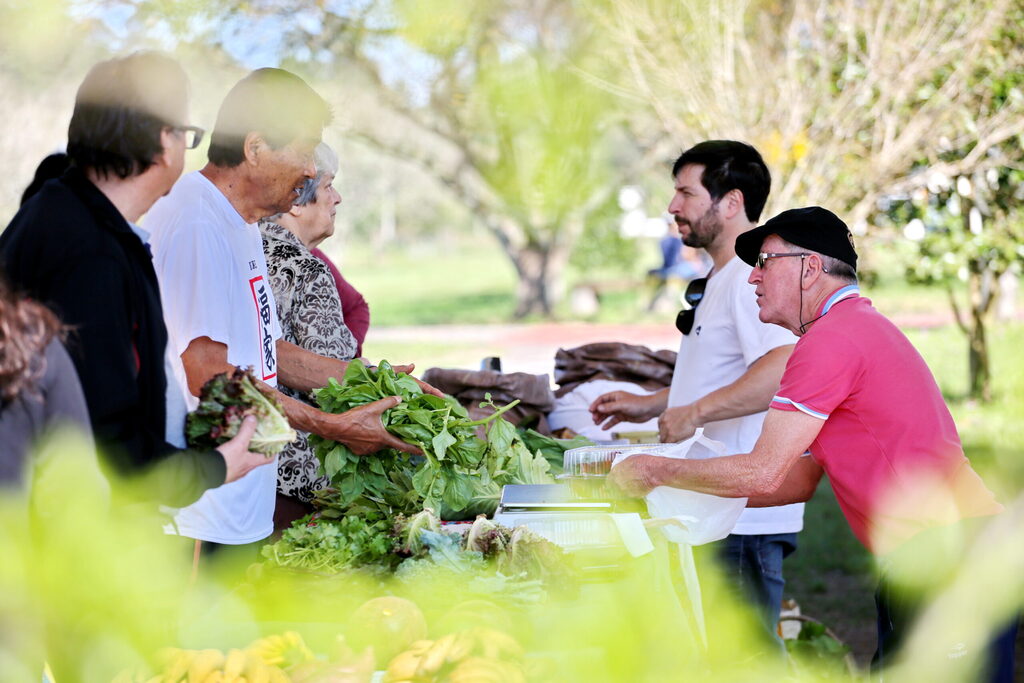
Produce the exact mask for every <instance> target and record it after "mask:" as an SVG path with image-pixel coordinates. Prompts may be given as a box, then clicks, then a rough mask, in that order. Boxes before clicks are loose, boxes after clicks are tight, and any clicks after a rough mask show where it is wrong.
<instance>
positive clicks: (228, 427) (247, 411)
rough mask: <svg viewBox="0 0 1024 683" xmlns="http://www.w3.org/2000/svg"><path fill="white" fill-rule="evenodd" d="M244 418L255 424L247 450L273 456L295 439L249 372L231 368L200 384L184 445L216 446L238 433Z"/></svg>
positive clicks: (280, 411)
mask: <svg viewBox="0 0 1024 683" xmlns="http://www.w3.org/2000/svg"><path fill="white" fill-rule="evenodd" d="M247 415H254V416H255V417H256V418H257V420H258V421H259V422H258V424H257V425H256V433H255V434H253V437H252V440H251V441H250V442H249V450H250V451H253V452H255V453H263V454H265V455H268V456H273V455H277V454H278V453H280V452H281V451H282V450H284V447H285V446H287V445H288V444H289V443H291V442H292V441H294V440H295V438H296V436H297V435H296V433H295V430H294V429H292V428H291V425H289V424H288V420H287V418H286V417H285V415H284V408H282V407H281V404H280V403H279V402H278V401H277V399H276V398H274V397H273V396H268V395H266V394H264V393H263V392H262V391H260V390H259V389H257V388H256V378H255V377H253V374H252V369H251V368H250V369H248V370H243V369H242V368H235V369H234V371H232V372H231V374H230V375H229V374H228V373H226V372H222V373H220V374H218V375H215V376H214V377H212V378H211V379H210V380H209V381H207V382H206V384H204V385H203V389H202V391H201V392H200V395H199V406H198V407H197V408H196V410H194V411H193V412H191V413H189V414H188V417H187V418H186V420H185V435H186V438H187V439H188V443H189V445H191V446H197V447H200V448H212V447H215V446H219V445H220V444H222V443H224V442H225V441H228V440H230V439H232V438H234V437H235V435H237V434H238V429H239V428H240V427H241V426H242V420H244V419H245V417H246V416H247Z"/></svg>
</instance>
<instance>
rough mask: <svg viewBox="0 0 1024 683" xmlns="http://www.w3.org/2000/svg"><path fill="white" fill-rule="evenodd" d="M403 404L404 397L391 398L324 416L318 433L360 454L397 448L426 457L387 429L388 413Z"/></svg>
mask: <svg viewBox="0 0 1024 683" xmlns="http://www.w3.org/2000/svg"><path fill="white" fill-rule="evenodd" d="M401 402H402V397H401V396H388V397H386V398H382V399H380V400H379V401H374V402H373V403H367V404H366V405H364V406H359V407H358V408H352V409H351V410H346V411H345V412H344V413H340V414H338V415H329V414H327V413H324V414H323V425H322V427H321V429H320V430H319V431H318V433H319V434H320V436H322V437H325V438H327V439H333V440H335V441H340V442H341V443H343V444H345V445H346V446H348V447H349V448H351V449H352V452H353V453H355V454H357V455H366V454H367V453H376V452H377V451H379V450H381V449H382V448H395V449H397V450H400V451H405V452H406V453H411V454H412V455H423V451H421V450H420V449H418V448H416V447H415V446H413V445H411V444H407V443H406V442H404V441H402V440H401V439H399V438H398V437H397V436H394V435H393V434H391V433H390V432H388V430H386V429H384V423H383V422H381V420H380V416H381V414H383V413H384V411H385V410H387V409H389V408H394V407H395V406H397V405H398V404H399V403H401Z"/></svg>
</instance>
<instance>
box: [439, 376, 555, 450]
mask: <svg viewBox="0 0 1024 683" xmlns="http://www.w3.org/2000/svg"><path fill="white" fill-rule="evenodd" d="M423 381H424V382H426V383H428V384H431V385H433V386H435V387H437V388H438V389H440V390H441V391H443V392H444V393H446V394H451V395H452V396H453V397H454V398H455V399H456V400H457V401H458V402H459V403H461V404H462V405H463V406H465V408H466V409H467V410H468V411H469V414H470V416H471V417H472V418H473V419H479V418H482V417H486V416H487V415H490V414H491V413H492V412H494V411H493V410H491V409H490V408H486V409H483V408H480V402H481V401H483V400H484V395H485V394H490V395H491V400H492V401H494V403H495V405H497V406H499V407H501V406H503V405H505V404H507V403H511V402H512V401H514V400H516V399H519V404H518V405H517V406H516V407H514V408H512V409H510V410H509V411H508V412H506V413H503V414H502V417H504V418H505V419H506V420H508V421H509V422H511V423H512V424H515V425H518V424H523V423H525V424H529V425H533V424H534V422H536V426H534V429H536V430H537V431H538V432H541V433H542V434H547V433H549V430H548V423H547V414H548V413H549V412H551V409H552V408H554V407H555V395H554V394H553V393H551V383H550V380H549V379H548V376H547V375H531V374H528V373H525V372H496V371H494V370H455V369H446V368H430V369H429V370H427V371H426V372H424V373H423Z"/></svg>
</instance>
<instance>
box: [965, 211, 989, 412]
mask: <svg viewBox="0 0 1024 683" xmlns="http://www.w3.org/2000/svg"><path fill="white" fill-rule="evenodd" d="M965 215H966V212H965ZM967 271H968V281H967V287H968V296H969V297H970V298H969V301H970V306H971V318H970V324H969V326H968V330H967V342H968V355H967V360H968V372H969V373H970V374H969V378H968V382H969V384H968V386H969V389H968V394H969V396H970V397H971V398H974V399H978V400H980V401H983V402H986V403H987V402H988V401H991V400H992V376H991V371H990V369H989V355H988V339H987V337H986V335H985V324H986V318H987V316H988V313H989V310H991V308H992V301H993V300H994V299H995V287H996V284H995V277H994V275H993V273H992V271H991V270H989V268H988V263H986V262H985V261H984V260H983V259H982V258H980V257H978V258H972V259H970V260H969V261H968V264H967Z"/></svg>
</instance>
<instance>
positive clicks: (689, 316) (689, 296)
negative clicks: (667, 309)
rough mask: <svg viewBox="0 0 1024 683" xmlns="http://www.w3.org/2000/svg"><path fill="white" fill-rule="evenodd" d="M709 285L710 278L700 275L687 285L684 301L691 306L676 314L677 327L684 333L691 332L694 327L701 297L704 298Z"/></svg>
mask: <svg viewBox="0 0 1024 683" xmlns="http://www.w3.org/2000/svg"><path fill="white" fill-rule="evenodd" d="M707 285H708V279H707V278H706V277H699V278H697V279H696V280H690V284H689V285H687V287H686V292H685V293H684V294H683V301H685V302H686V305H687V306H689V308H684V309H683V310H681V311H679V314H678V315H676V329H677V330H679V331H680V332H682V333H683V334H690V330H692V329H693V319H694V317H696V315H697V306H699V305H700V302H701V299H703V298H704V288H705V287H707Z"/></svg>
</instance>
